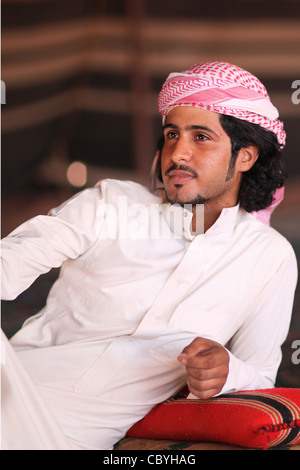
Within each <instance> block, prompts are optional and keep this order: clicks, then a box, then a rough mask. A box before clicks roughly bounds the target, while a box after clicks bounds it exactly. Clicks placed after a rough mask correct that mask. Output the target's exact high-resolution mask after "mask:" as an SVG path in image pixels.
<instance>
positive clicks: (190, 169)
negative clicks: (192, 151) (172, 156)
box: [165, 163, 198, 178]
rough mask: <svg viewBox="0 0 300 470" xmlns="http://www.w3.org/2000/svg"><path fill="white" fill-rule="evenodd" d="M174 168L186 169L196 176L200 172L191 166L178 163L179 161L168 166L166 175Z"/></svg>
mask: <svg viewBox="0 0 300 470" xmlns="http://www.w3.org/2000/svg"><path fill="white" fill-rule="evenodd" d="M173 170H181V171H186V172H187V173H190V174H191V175H192V176H195V177H196V178H197V176H198V173H196V171H195V170H194V169H193V168H190V167H189V166H187V165H177V163H174V164H173V165H172V166H170V168H168V169H167V170H166V172H165V176H168V174H169V173H170V172H171V171H173Z"/></svg>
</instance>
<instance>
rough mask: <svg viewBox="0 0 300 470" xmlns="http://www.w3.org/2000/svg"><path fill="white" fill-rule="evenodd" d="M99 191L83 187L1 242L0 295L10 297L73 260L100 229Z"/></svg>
mask: <svg viewBox="0 0 300 470" xmlns="http://www.w3.org/2000/svg"><path fill="white" fill-rule="evenodd" d="M99 207H100V209H101V192H100V189H99V188H91V189H88V190H84V191H82V192H80V193H78V194H77V195H75V196H74V197H72V198H71V199H70V200H68V201H67V202H65V203H64V204H62V205H61V206H59V207H58V208H57V209H53V210H52V211H51V213H50V215H42V216H37V217H34V218H32V219H30V220H29V221H27V222H25V223H24V224H22V225H21V226H20V227H18V228H17V229H15V230H14V231H13V232H12V233H11V234H10V235H8V236H7V237H6V238H4V239H3V240H2V241H1V298H2V300H13V299H15V298H16V297H17V296H18V295H19V294H20V293H21V292H23V291H24V290H26V289H27V288H28V287H29V286H30V285H31V284H32V283H33V282H34V281H35V279H36V278H37V277H38V276H39V275H41V274H43V273H46V272H48V271H49V270H50V269H51V268H57V267H60V266H61V265H62V263H63V262H64V261H65V260H66V259H75V258H76V257H78V256H79V255H80V254H82V253H84V252H85V251H86V250H87V249H88V248H89V246H91V244H92V243H93V242H94V241H95V240H96V238H97V236H98V232H99V231H100V229H101V220H102V218H101V215H102V214H101V210H99Z"/></svg>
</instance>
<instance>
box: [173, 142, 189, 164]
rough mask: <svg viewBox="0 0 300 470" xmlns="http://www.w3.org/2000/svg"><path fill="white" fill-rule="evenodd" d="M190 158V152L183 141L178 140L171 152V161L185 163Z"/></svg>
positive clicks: (186, 143)
mask: <svg viewBox="0 0 300 470" xmlns="http://www.w3.org/2000/svg"><path fill="white" fill-rule="evenodd" d="M191 158H192V150H191V148H190V146H189V144H188V142H187V141H186V140H185V139H178V141H177V143H176V145H175V147H174V148H173V152H172V160H173V161H174V162H175V163H179V162H183V161H184V162H187V161H189V160H191Z"/></svg>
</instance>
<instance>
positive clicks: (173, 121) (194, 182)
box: [161, 107, 241, 208]
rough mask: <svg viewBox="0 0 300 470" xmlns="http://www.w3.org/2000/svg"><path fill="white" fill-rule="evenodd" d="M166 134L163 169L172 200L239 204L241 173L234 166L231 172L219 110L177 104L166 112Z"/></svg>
mask: <svg viewBox="0 0 300 470" xmlns="http://www.w3.org/2000/svg"><path fill="white" fill-rule="evenodd" d="M164 138H165V141H164V146H163V149H162V153H161V169H162V177H163V182H164V186H165V190H166V195H167V199H168V201H169V202H171V203H173V204H175V203H177V204H182V205H183V204H203V203H205V204H206V205H207V207H220V208H223V207H231V206H234V205H236V203H237V198H238V191H239V187H240V181H241V175H240V174H239V173H238V172H236V171H235V170H234V171H233V172H230V174H229V173H228V169H229V162H230V157H231V142H230V138H229V137H228V135H227V134H226V133H225V131H224V130H223V128H222V126H221V124H220V121H219V115H218V114H217V113H214V112H211V111H206V110H202V109H199V108H193V107H177V108H174V109H173V110H172V111H170V113H169V114H168V116H167V120H166V124H165V126H164Z"/></svg>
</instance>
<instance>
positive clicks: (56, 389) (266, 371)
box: [1, 180, 297, 449]
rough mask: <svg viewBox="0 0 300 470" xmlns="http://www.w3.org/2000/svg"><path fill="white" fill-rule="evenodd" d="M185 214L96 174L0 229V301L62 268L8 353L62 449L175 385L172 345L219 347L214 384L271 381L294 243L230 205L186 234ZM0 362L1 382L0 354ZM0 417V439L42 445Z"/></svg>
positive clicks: (178, 370) (120, 425)
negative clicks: (68, 194) (224, 354)
mask: <svg viewBox="0 0 300 470" xmlns="http://www.w3.org/2000/svg"><path fill="white" fill-rule="evenodd" d="M191 218H192V214H191V212H189V211H188V210H186V209H185V208H181V207H174V206H170V205H168V204H161V200H160V198H159V197H157V196H155V195H154V194H152V193H151V192H149V191H148V190H147V189H146V188H144V187H142V186H141V185H139V184H136V183H132V182H124V181H123V182H121V181H116V180H104V181H102V182H100V183H99V184H98V185H96V186H95V187H94V188H90V189H86V190H83V191H82V192H80V193H78V194H77V195H75V196H74V197H73V198H71V199H70V200H69V201H67V202H66V203H64V204H62V205H61V206H60V207H59V208H57V209H55V210H52V211H51V213H50V214H49V215H47V216H38V217H35V218H33V219H31V220H29V221H28V222H26V223H24V224H23V225H21V226H20V227H19V228H18V229H16V230H15V231H13V232H12V233H11V234H10V236H8V237H6V238H5V239H3V241H2V253H1V254H2V298H3V299H5V300H9V299H14V298H15V297H16V296H17V295H18V294H19V293H21V292H22V291H24V290H25V289H26V288H28V287H29V286H30V285H31V284H32V282H33V281H34V280H35V279H36V278H37V276H39V275H40V274H42V273H45V272H47V271H48V270H49V269H51V268H52V267H59V266H61V271H60V275H59V277H58V279H57V281H56V282H55V283H54V285H53V287H52V289H51V291H50V293H49V296H48V299H47V303H46V306H45V307H44V308H43V310H42V311H41V312H39V313H38V314H37V315H35V316H33V317H31V318H30V319H29V320H27V321H26V322H25V324H24V326H23V327H22V328H21V330H20V331H19V332H18V333H17V334H16V335H15V336H14V337H13V338H12V339H11V344H12V346H13V348H14V351H10V353H9V355H14V356H15V357H13V359H12V362H14V361H17V362H19V367H22V368H23V369H24V373H26V374H27V375H28V377H27V379H26V380H27V381H29V382H30V381H31V384H30V387H31V389H32V388H33V389H34V390H36V393H37V394H38V395H39V397H40V398H39V399H40V400H41V403H44V405H45V407H46V412H45V413H46V415H47V410H48V411H49V410H50V413H51V419H52V420H53V428H55V426H56V425H57V426H58V427H59V429H60V430H61V434H62V435H63V436H65V440H66V441H65V444H63V443H62V440H61V441H60V442H61V443H62V444H61V445H62V446H65V447H66V448H68V446H69V448H81V449H109V448H111V447H112V446H113V445H114V443H116V442H117V441H118V440H119V439H121V438H122V437H123V436H124V435H125V433H126V431H127V430H128V429H129V427H130V426H131V425H132V424H133V423H134V422H136V421H137V420H139V419H140V418H142V417H143V416H144V415H145V414H146V413H147V412H148V411H149V410H150V409H151V408H152V407H153V406H154V405H155V404H157V403H159V402H162V401H163V400H165V399H166V398H168V397H170V396H171V395H172V394H174V393H176V392H177V391H178V390H179V389H180V388H181V387H182V386H183V385H184V384H185V380H186V372H185V368H184V366H182V365H181V364H180V363H179V362H178V360H177V356H178V354H179V353H180V352H181V351H182V349H183V348H184V347H185V346H187V345H188V344H189V343H190V342H191V341H192V340H193V339H194V338H195V337H197V336H200V337H205V338H209V339H212V340H214V341H217V342H219V343H220V344H222V345H224V346H225V347H226V348H227V349H228V352H229V355H230V365H229V375H228V378H227V381H226V383H225V385H224V387H223V390H222V393H225V392H231V391H237V390H244V389H257V388H268V387H272V386H273V385H274V381H275V378H276V374H277V370H278V367H279V364H280V361H281V344H282V343H283V341H284V340H285V338H286V335H287V332H288V328H289V323H290V317H291V311H292V304H293V297H294V290H295V285H296V278H297V265H296V259H295V255H294V252H293V249H292V247H291V245H290V244H289V242H288V241H287V240H286V239H285V238H284V237H282V236H281V235H280V234H279V233H278V232H276V231H275V230H274V229H272V228H271V227H269V226H267V225H265V224H263V223H261V222H259V221H257V220H256V219H255V218H254V217H253V216H252V215H250V214H249V213H246V212H245V211H244V210H243V209H241V208H240V207H239V206H235V207H231V208H227V209H223V211H222V213H221V215H220V217H219V218H218V220H217V221H216V222H215V224H214V225H213V226H212V227H211V228H210V229H209V230H207V231H206V233H205V234H203V233H200V234H198V235H195V234H193V233H192V232H191ZM3 370H4V371H5V373H4V377H6V376H7V377H8V378H7V380H8V381H9V374H10V370H9V363H7V364H6V365H4V366H3ZM30 387H29V388H28V390H29V392H28V394H27V395H26V387H24V394H25V395H24V396H25V397H26V396H27V399H28V400H27V404H28V408H29V409H30V407H32V406H33V407H34V405H35V401H34V400H33V399H32V393H33V392H32V390H31V392H30ZM4 390H5V388H4ZM3 401H4V403H3V406H4V410H7V407H6V401H5V394H4V397H3ZM15 401H16V400H15ZM7 404H8V405H11V400H9V397H8V399H7ZM22 405H24V403H22ZM41 407H43V405H42V404H41ZM20 408H22V407H21V406H20ZM21 411H22V410H20V412H21ZM37 414H38V413H37ZM4 416H5V417H6V419H5V422H4V424H3V433H4V436H5V438H4V442H6V446H7V447H10V446H11V447H15V448H22V446H24V447H26V448H30V447H31V448H40V447H39V446H43V445H45V444H40V443H38V439H37V438H36V437H35V438H34V439H33V442H31V443H28V439H27V441H26V439H23V441H22V435H24V436H26V428H25V429H22V427H21V429H18V432H16V429H15V428H14V422H15V421H14V420H12V423H10V420H9V411H8V410H7V411H6V412H5V413H4ZM41 419H42V413H41ZM45 422H47V417H46V418H45ZM40 434H42V431H40ZM10 436H18V437H17V439H11V438H10ZM45 440H46V441H47V435H46V436H45ZM12 441H13V442H12ZM24 442H25V443H24ZM51 445H52V444H51V439H50V440H49V446H50V447H51ZM56 445H57V444H56V442H54V443H53V448H56Z"/></svg>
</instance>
